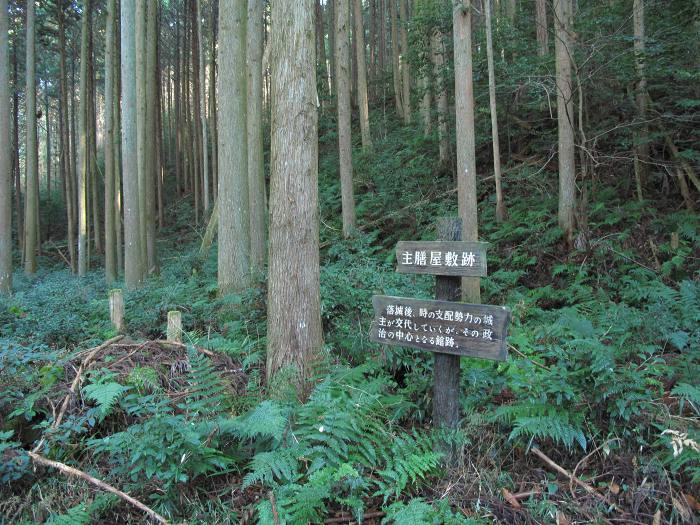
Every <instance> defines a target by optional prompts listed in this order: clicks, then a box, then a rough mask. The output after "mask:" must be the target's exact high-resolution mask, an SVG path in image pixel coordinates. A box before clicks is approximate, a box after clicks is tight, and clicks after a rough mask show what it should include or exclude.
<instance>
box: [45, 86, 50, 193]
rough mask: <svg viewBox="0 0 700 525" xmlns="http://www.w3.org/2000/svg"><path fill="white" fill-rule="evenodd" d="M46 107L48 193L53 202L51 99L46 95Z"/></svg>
mask: <svg viewBox="0 0 700 525" xmlns="http://www.w3.org/2000/svg"><path fill="white" fill-rule="evenodd" d="M44 104H45V106H46V110H45V114H44V118H45V119H46V193H47V197H48V199H49V202H50V201H51V117H50V115H51V99H50V98H49V96H48V95H45V101H44Z"/></svg>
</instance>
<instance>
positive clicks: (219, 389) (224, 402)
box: [180, 347, 231, 416]
mask: <svg viewBox="0 0 700 525" xmlns="http://www.w3.org/2000/svg"><path fill="white" fill-rule="evenodd" d="M187 359H188V360H189V363H190V370H189V373H188V375H187V382H188V383H189V389H188V390H189V394H188V395H187V398H186V403H183V404H181V405H180V408H181V409H183V410H185V411H187V412H188V413H190V414H192V415H193V416H206V415H212V414H218V413H220V412H222V411H224V410H226V409H227V408H228V406H229V405H230V401H231V399H230V395H229V393H228V391H227V390H226V386H225V385H224V382H223V380H222V379H221V376H220V375H219V373H218V372H217V371H216V369H215V368H214V365H213V363H212V361H211V359H209V358H208V357H206V356H205V355H203V354H201V353H200V352H197V351H196V350H195V349H194V348H192V347H188V348H187Z"/></svg>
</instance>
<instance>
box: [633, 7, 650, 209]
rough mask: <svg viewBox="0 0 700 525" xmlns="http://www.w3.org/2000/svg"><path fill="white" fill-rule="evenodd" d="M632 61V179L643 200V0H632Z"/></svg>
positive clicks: (646, 131) (646, 160)
mask: <svg viewBox="0 0 700 525" xmlns="http://www.w3.org/2000/svg"><path fill="white" fill-rule="evenodd" d="M632 18H633V20H634V61H635V68H636V71H637V85H636V93H635V98H636V101H637V117H638V118H639V120H640V125H639V129H638V130H637V132H636V133H635V147H634V180H635V184H636V187H637V199H638V200H639V201H640V202H641V201H642V200H644V194H643V190H642V188H643V186H644V182H645V181H646V179H647V177H648V172H649V169H648V164H649V125H648V124H647V122H646V119H647V101H648V96H647V79H646V72H645V56H644V54H645V45H646V44H645V35H644V0H634V5H633V17H632Z"/></svg>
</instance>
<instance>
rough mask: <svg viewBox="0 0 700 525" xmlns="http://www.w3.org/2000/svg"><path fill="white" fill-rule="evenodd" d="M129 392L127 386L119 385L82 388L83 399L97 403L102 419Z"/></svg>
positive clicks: (95, 384)
mask: <svg viewBox="0 0 700 525" xmlns="http://www.w3.org/2000/svg"><path fill="white" fill-rule="evenodd" d="M128 390H129V387H128V386H124V385H120V384H119V383H115V382H110V383H93V384H90V385H87V386H85V387H83V393H84V394H85V397H86V398H88V399H89V400H91V401H94V402H95V403H97V406H98V407H99V409H100V418H101V419H104V418H105V417H106V416H107V415H108V414H109V413H110V412H111V411H112V408H114V405H115V404H116V403H117V401H119V399H120V398H121V397H122V395H124V393H125V392H127V391H128Z"/></svg>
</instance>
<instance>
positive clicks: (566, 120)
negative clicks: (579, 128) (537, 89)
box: [554, 0, 576, 244]
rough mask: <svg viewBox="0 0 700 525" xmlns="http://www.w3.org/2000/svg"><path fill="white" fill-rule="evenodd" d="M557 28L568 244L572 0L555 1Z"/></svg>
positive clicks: (563, 222) (562, 220)
mask: <svg viewBox="0 0 700 525" xmlns="http://www.w3.org/2000/svg"><path fill="white" fill-rule="evenodd" d="M554 19H555V20H554V24H555V27H556V40H555V42H554V44H555V47H554V49H555V54H556V82H557V124H558V129H559V226H560V227H561V229H562V230H563V231H564V237H565V238H566V240H567V242H568V243H569V244H571V242H572V241H573V235H574V227H575V226H574V211H575V208H576V186H575V181H576V173H575V168H576V166H575V156H574V155H575V152H574V102H573V97H572V86H571V57H570V52H571V49H570V37H569V27H570V19H571V0H554Z"/></svg>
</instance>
